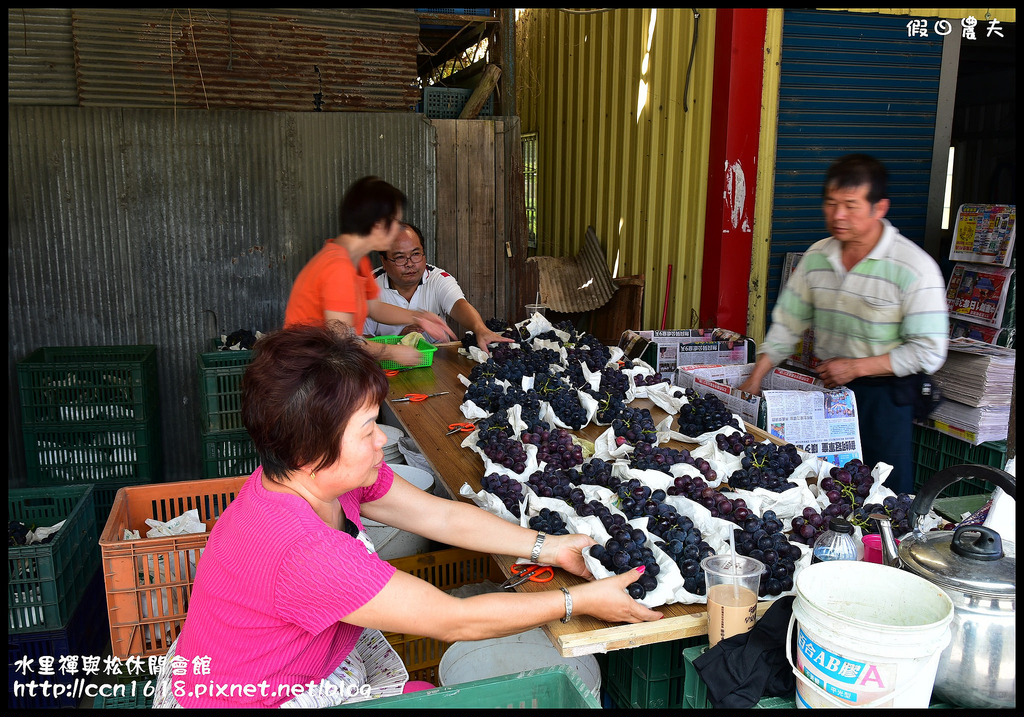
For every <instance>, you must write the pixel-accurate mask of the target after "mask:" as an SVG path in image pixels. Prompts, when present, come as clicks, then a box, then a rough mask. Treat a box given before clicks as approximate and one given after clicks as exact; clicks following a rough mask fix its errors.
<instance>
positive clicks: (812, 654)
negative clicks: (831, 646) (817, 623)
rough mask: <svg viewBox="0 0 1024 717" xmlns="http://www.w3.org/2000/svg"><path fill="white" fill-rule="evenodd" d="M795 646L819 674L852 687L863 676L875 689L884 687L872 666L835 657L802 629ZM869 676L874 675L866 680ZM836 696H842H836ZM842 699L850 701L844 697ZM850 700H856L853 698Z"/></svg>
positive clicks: (799, 631)
mask: <svg viewBox="0 0 1024 717" xmlns="http://www.w3.org/2000/svg"><path fill="white" fill-rule="evenodd" d="M797 646H798V647H799V650H800V653H801V654H802V655H803V656H804V657H806V658H807V660H808V661H809V662H810V663H811V664H812V665H814V667H815V668H816V669H817V670H819V671H820V672H822V673H824V674H825V675H827V676H828V677H831V678H832V679H834V680H836V681H838V682H843V683H846V684H849V685H854V684H857V683H858V682H860V681H861V680H860V678H861V676H862V675H864V676H865V681H871V682H875V683H876V685H877V687H879V688H883V689H884V687H885V685H883V684H882V681H881V678H880V677H879V676H878V671H877V670H876V669H875V667H874V666H873V665H866V664H865V663H863V662H857V661H856V660H851V659H849V658H847V657H843V656H842V655H837V654H835V653H833V652H830V651H828V650H826V649H825V648H823V647H822V646H821V645H819V644H817V643H816V642H814V641H813V640H812V639H810V638H809V637H808V636H807V634H806V633H805V632H804V631H803V629H799V630H798V631H797ZM868 667H870V669H869V670H868V671H867V672H868V673H869V674H867V675H866V674H865V668H868ZM870 674H873V675H874V678H873V679H871V680H868V679H867V678H868V677H869V675H870ZM837 696H842V695H838V694H837ZM844 699H851V698H849V697H844ZM852 699H856V696H854V697H853V698H852Z"/></svg>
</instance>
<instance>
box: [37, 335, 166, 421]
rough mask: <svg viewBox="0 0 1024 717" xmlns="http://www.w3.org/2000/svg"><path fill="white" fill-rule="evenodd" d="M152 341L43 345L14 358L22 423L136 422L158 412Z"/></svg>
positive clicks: (145, 419) (154, 415)
mask: <svg viewBox="0 0 1024 717" xmlns="http://www.w3.org/2000/svg"><path fill="white" fill-rule="evenodd" d="M159 389H160V386H159V382H158V380H157V365H156V346H149V345H144V346H70V347H44V348H41V349H37V350H36V351H33V352H32V353H31V354H29V356H28V357H27V358H25V359H24V360H23V361H20V362H19V363H18V393H19V396H20V398H21V421H22V424H24V425H26V426H39V425H49V424H53V423H57V422H60V423H66V422H75V423H78V422H82V421H106V422H109V421H128V422H133V421H134V422H139V421H148V420H150V419H153V418H156V417H157V416H158V415H159V413H160V401H159Z"/></svg>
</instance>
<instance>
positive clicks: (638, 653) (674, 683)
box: [604, 636, 708, 709]
mask: <svg viewBox="0 0 1024 717" xmlns="http://www.w3.org/2000/svg"><path fill="white" fill-rule="evenodd" d="M707 644H708V640H707V638H706V637H703V636H700V637H691V638H684V639H681V640H672V641H670V642H659V643H655V644H653V645H643V646H641V647H634V648H632V649H628V650H615V651H613V652H609V653H608V667H607V676H606V678H605V680H604V688H605V691H606V692H607V693H608V696H609V697H611V699H612V701H613V702H614V703H615V704H616V705H617V706H618V707H620V708H622V709H680V708H681V707H682V706H683V692H684V681H685V669H684V665H683V650H684V649H685V648H687V647H691V646H704V645H707Z"/></svg>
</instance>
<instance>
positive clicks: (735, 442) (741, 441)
mask: <svg viewBox="0 0 1024 717" xmlns="http://www.w3.org/2000/svg"><path fill="white" fill-rule="evenodd" d="M755 443H757V439H756V438H754V436H752V435H751V434H749V433H747V432H746V431H742V432H740V431H737V432H735V433H730V434H729V435H725V434H724V433H716V434H715V445H717V446H718V450H720V451H723V452H725V453H731V454H733V455H734V456H738V455H741V454H742V453H743V449H744V448H746V447H747V446H752V445H754V444H755Z"/></svg>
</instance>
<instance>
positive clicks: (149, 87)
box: [8, 8, 420, 112]
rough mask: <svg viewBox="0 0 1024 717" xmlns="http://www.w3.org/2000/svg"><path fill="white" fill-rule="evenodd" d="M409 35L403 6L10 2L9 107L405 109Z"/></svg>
mask: <svg viewBox="0 0 1024 717" xmlns="http://www.w3.org/2000/svg"><path fill="white" fill-rule="evenodd" d="M418 37H419V20H418V17H417V15H416V12H415V10H413V9H412V8H348V9H346V8H340V9H339V8H324V9H306V8H303V9H294V8H279V9H266V8H256V9H224V8H220V9H214V8H194V9H189V8H185V9H176V8H141V9H136V8H107V9H100V8H76V9H73V10H72V9H66V8H64V9H30V8H15V9H9V10H8V82H9V90H8V102H10V103H19V104H36V105H38V104H80V105H82V106H106V107H112V106H116V107H175V108H179V109H181V108H201V109H217V108H224V107H231V108H245V109H258V110H271V109H276V110H283V111H300V112H301V111H314V110H321V111H325V112H334V111H365V110H388V111H407V110H409V109H411V108H412V107H413V106H414V105H415V104H416V103H417V102H418V101H419V97H420V90H419V89H417V87H416V74H417V72H416V48H417V42H418ZM72 41H73V42H72Z"/></svg>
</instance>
